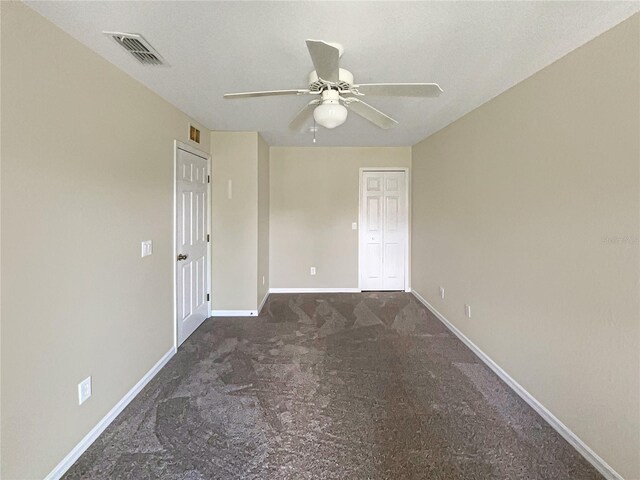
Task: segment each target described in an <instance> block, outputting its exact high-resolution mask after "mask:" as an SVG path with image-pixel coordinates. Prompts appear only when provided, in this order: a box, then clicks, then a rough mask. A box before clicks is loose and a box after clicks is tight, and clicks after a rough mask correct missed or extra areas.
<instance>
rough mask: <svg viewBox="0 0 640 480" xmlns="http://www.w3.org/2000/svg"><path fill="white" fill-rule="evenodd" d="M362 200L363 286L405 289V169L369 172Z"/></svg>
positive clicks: (361, 274)
mask: <svg viewBox="0 0 640 480" xmlns="http://www.w3.org/2000/svg"><path fill="white" fill-rule="evenodd" d="M361 189H362V192H361V195H362V198H361V201H360V208H361V212H360V288H361V289H362V290H404V289H405V270H406V262H405V260H406V246H407V237H408V215H407V212H408V210H407V190H406V189H407V184H406V174H405V172H403V171H365V172H362V179H361Z"/></svg>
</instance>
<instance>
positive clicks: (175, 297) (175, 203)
mask: <svg viewBox="0 0 640 480" xmlns="http://www.w3.org/2000/svg"><path fill="white" fill-rule="evenodd" d="M178 150H184V151H185V152H189V153H191V154H193V155H195V156H197V157H200V158H203V159H205V160H206V161H207V175H209V176H211V175H212V173H211V155H209V154H208V153H206V152H203V151H202V150H199V149H197V148H195V147H192V146H191V145H187V144H186V143H184V142H181V141H180V140H174V141H173V222H172V224H173V233H172V236H173V248H172V249H171V252H172V256H171V263H172V265H173V351H174V352H177V351H178V301H177V300H178V270H177V263H176V256H177V255H178V239H177V222H176V219H177V218H178V211H177V206H178ZM207 196H208V200H209V201H208V205H207V207H208V212H207V233H208V234H209V238H210V241H209V242H208V243H207V259H208V262H207V290H208V291H209V300H208V302H207V303H208V305H207V312H208V314H209V316H211V302H212V297H213V292H212V291H211V244H212V243H213V239H212V238H211V202H212V198H211V182H209V183H208V184H207Z"/></svg>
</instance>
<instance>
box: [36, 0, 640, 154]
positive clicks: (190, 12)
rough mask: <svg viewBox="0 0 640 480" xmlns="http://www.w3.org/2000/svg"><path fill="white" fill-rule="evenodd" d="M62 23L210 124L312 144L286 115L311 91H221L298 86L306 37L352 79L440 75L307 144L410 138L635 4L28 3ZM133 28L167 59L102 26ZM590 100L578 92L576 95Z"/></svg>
mask: <svg viewBox="0 0 640 480" xmlns="http://www.w3.org/2000/svg"><path fill="white" fill-rule="evenodd" d="M27 3H28V5H30V6H31V7H32V8H33V9H35V10H37V11H38V12H40V13H41V14H42V15H44V16H45V17H47V18H48V19H49V20H51V21H52V22H54V23H55V24H57V25H58V26H60V27H61V28H62V29H63V30H65V31H67V32H68V33H70V34H71V35H72V36H74V37H75V38H77V39H78V40H80V41H81V42H82V43H84V44H86V45H87V46H89V47H90V48H91V49H93V50H94V51H96V52H97V53H98V54H100V55H102V56H103V57H104V58H106V59H107V60H108V61H110V62H111V63H113V64H115V65H116V66H118V67H119V68H121V69H122V70H124V71H125V72H127V73H128V74H130V75H131V76H132V77H134V78H136V79H137V80H139V81H140V82H142V83H143V84H145V85H146V86H148V87H149V88H150V89H151V90H153V91H154V92H156V93H158V94H159V95H160V96H162V97H164V98H165V99H166V100H168V101H169V102H171V103H172V104H174V105H175V106H177V107H178V108H180V109H181V110H183V111H184V112H186V113H187V114H189V115H190V116H192V117H193V118H195V119H196V120H198V121H199V122H201V123H202V124H204V125H205V126H207V127H208V128H210V129H212V130H234V131H235V130H248V131H259V132H261V133H262V135H263V136H264V138H265V139H266V140H267V142H268V143H269V144H271V145H311V134H310V133H308V132H304V133H292V132H290V131H289V130H288V127H287V126H288V123H289V121H290V120H291V118H293V116H294V115H295V113H296V112H297V111H298V110H299V109H300V108H301V107H302V106H303V105H304V104H305V103H306V102H307V101H308V97H271V98H255V99H242V100H223V98H222V94H223V93H226V92H238V91H252V90H270V89H286V88H306V83H307V82H306V80H307V75H308V73H309V72H310V71H311V70H312V69H313V67H312V64H311V60H310V58H309V55H308V53H307V50H306V46H305V43H304V41H305V39H307V38H314V39H322V40H326V41H335V42H340V43H342V44H343V45H344V47H345V53H344V55H343V57H342V59H341V66H342V67H344V68H347V69H348V70H350V71H351V72H352V73H353V74H354V76H355V80H356V82H359V83H374V82H437V83H439V84H440V86H441V87H442V88H443V90H444V93H443V94H442V95H441V96H440V98H435V99H414V98H382V97H367V98H366V99H365V100H366V101H368V102H369V103H371V104H372V105H373V106H375V107H377V108H379V109H380V110H382V111H384V112H385V113H387V114H389V115H391V116H392V117H394V118H396V119H397V120H398V121H399V122H400V125H399V126H398V127H397V128H396V129H394V130H386V131H385V130H380V129H378V128H377V127H375V126H373V125H371V124H369V123H368V122H367V121H366V120H364V119H362V118H360V117H358V116H357V115H354V114H352V113H351V114H350V115H349V118H348V119H347V122H346V123H345V124H344V125H343V126H341V127H339V128H337V129H335V130H325V129H321V130H320V131H319V132H318V143H317V145H353V146H378V145H388V146H390V145H413V144H415V143H416V142H418V141H420V140H421V139H423V138H424V137H425V136H427V135H429V134H431V133H434V132H435V131H437V130H439V129H441V128H443V127H444V126H446V125H448V124H449V123H451V122H453V121H454V120H456V119H458V118H460V117H461V116H462V115H464V114H465V113H467V112H469V111H471V110H472V109H474V108H476V107H478V106H479V105H481V104H482V103H484V102H486V101H487V100H489V99H491V98H492V97H494V96H496V95H498V94H500V93H501V92H503V91H505V90H506V89H508V88H510V87H511V86H513V85H515V84H516V83H518V82H520V81H521V80H523V79H525V78H527V77H528V76H530V75H531V74H533V73H535V72H536V71H538V70H540V69H542V68H543V67H545V66H547V65H549V64H550V63H552V62H553V61H555V60H557V59H558V58H560V57H561V56H563V55H565V54H566V53H568V52H570V51H571V50H573V49H575V48H576V47H578V46H580V45H582V44H584V43H586V42H587V41H589V40H590V39H592V38H594V37H596V36H597V35H599V34H600V33H602V32H604V31H606V30H608V29H609V28H611V27H613V26H614V25H616V24H617V23H619V22H621V21H622V20H624V19H625V18H627V17H629V16H631V15H632V14H633V13H634V12H636V11H638V10H640V3H638V2H609V1H604V2H592V1H579V2H560V1H546V2H527V1H522V2H515V1H514V2H301V1H300V2H182V1H164V2H101V1H98V2H66V1H44V2H42V1H28V2H27ZM103 30H107V31H121V32H132V33H140V34H142V35H143V36H145V37H146V39H147V40H148V41H149V42H150V43H151V45H153V46H154V47H155V48H156V49H157V50H158V52H159V53H160V54H161V55H162V56H163V57H164V58H165V59H166V60H167V61H168V63H169V64H170V65H171V67H170V68H158V67H145V66H142V65H140V64H138V63H136V62H135V60H133V58H131V57H129V56H128V55H127V54H126V52H124V50H122V49H121V48H120V47H119V46H117V45H116V44H115V42H113V41H112V40H110V39H109V38H107V37H106V36H104V35H103V34H102V31H103ZM585 101H588V99H585Z"/></svg>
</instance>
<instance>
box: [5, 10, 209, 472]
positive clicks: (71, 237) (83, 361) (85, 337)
mask: <svg viewBox="0 0 640 480" xmlns="http://www.w3.org/2000/svg"><path fill="white" fill-rule="evenodd" d="M0 5H1V6H0V8H1V17H2V20H1V21H2V41H1V44H2V47H1V48H2V51H1V54H2V111H1V116H2V149H1V156H2V306H1V309H2V310H1V311H2V361H1V363H2V399H1V400H2V418H1V424H2V432H1V434H2V447H3V448H2V462H1V463H2V476H3V478H11V479H17V478H30V479H33V478H42V477H44V476H45V475H47V474H48V473H49V471H50V470H51V469H52V468H53V467H54V466H55V465H56V464H57V463H58V462H59V461H60V460H62V458H63V457H64V456H65V455H66V454H68V453H69V452H70V451H71V449H72V448H73V447H74V446H75V445H76V444H77V443H78V442H79V441H80V440H81V439H82V437H83V436H84V435H85V434H86V433H88V432H89V430H90V429H91V428H92V427H93V426H94V425H96V423H97V422H98V421H99V420H100V419H101V418H102V417H103V416H104V415H105V414H106V413H107V412H108V411H109V410H110V409H111V408H112V407H113V406H114V405H115V404H116V402H118V401H119V400H120V399H121V398H122V397H123V395H124V394H125V393H126V392H127V391H128V390H129V389H130V388H131V387H132V386H133V385H134V384H135V383H136V382H137V381H138V380H140V378H141V377H142V376H143V375H144V374H145V373H146V372H147V371H148V370H149V369H150V368H151V367H152V366H153V365H154V364H155V363H156V362H157V361H158V360H159V359H160V358H161V357H162V356H163V355H164V354H165V353H167V352H168V351H169V350H170V349H171V348H172V345H173V322H174V317H173V306H172V302H173V300H172V299H173V290H172V288H173V287H172V285H173V253H172V248H173V246H172V228H173V227H172V222H173V213H172V209H173V141H174V139H179V140H182V141H185V142H187V138H186V135H187V131H188V123H189V119H188V118H187V117H186V116H185V115H183V114H182V113H181V112H180V111H178V110H177V109H175V108H174V107H172V106H171V105H169V104H168V103H167V102H165V101H164V100H162V99H161V98H160V97H158V96H156V95H155V94H153V93H152V92H151V91H149V90H148V89H146V88H145V87H143V86H142V85H140V84H139V83H137V82H136V81H134V80H133V79H132V78H130V77H129V76H127V75H126V74H125V73H123V72H122V71H120V70H118V69H117V68H116V67H114V66H113V65H112V64H110V63H108V62H107V61H105V60H103V59H102V58H100V57H98V56H97V55H96V54H95V53H94V52H92V51H91V50H89V49H88V48H86V47H84V46H82V45H81V44H80V43H78V42H77V41H75V40H73V39H72V38H71V37H69V36H68V35H67V34H65V33H63V32H62V31H61V30H59V29H58V28H57V27H55V26H54V25H53V24H51V23H49V22H48V21H46V20H44V19H43V18H42V17H40V16H39V15H38V14H37V13H35V12H33V11H32V10H30V9H29V8H28V7H26V6H25V5H24V4H21V3H18V2H0ZM203 138H204V143H203V145H202V146H201V147H200V148H202V149H204V150H205V151H208V150H209V145H208V142H209V139H208V134H207V135H204V136H203ZM148 239H151V240H153V242H154V245H153V247H154V248H153V255H152V256H150V257H147V258H144V259H142V258H140V242H141V241H142V240H148ZM89 375H91V376H92V377H93V396H92V397H91V398H90V399H89V400H88V401H87V402H86V403H85V404H83V405H82V406H78V401H77V384H78V382H80V381H81V380H83V379H84V378H85V377H87V376H89Z"/></svg>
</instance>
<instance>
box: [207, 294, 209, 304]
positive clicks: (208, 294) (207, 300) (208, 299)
mask: <svg viewBox="0 0 640 480" xmlns="http://www.w3.org/2000/svg"><path fill="white" fill-rule="evenodd" d="M208 301H209V294H208V293H207V302H208Z"/></svg>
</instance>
